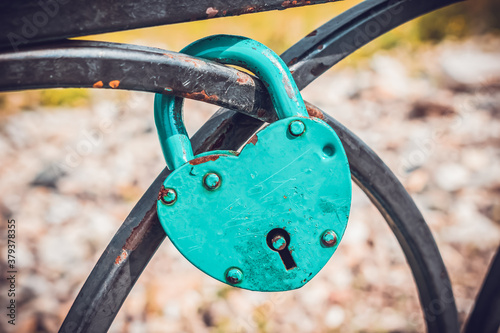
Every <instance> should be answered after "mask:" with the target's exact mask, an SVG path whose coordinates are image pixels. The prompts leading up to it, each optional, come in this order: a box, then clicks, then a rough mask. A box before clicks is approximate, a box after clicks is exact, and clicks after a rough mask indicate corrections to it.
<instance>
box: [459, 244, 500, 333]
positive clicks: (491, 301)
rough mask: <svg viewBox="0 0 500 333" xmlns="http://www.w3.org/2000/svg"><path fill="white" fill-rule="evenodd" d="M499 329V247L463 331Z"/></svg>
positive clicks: (494, 332)
mask: <svg viewBox="0 0 500 333" xmlns="http://www.w3.org/2000/svg"><path fill="white" fill-rule="evenodd" d="M499 329H500V247H499V248H498V249H497V252H496V254H495V257H494V258H493V260H492V261H491V264H490V268H489V270H488V273H487V274H486V278H485V279H484V282H483V286H482V287H481V290H480V291H479V293H478V295H477V298H476V302H475V303H474V308H473V309H472V311H471V313H470V314H469V318H468V319H467V323H466V324H465V326H464V329H463V332H464V333H497V332H498V331H499Z"/></svg>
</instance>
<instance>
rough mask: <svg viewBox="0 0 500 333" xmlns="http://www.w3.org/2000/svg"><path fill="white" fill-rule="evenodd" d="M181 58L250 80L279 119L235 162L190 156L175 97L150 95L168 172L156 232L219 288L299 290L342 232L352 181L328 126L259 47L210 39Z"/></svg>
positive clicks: (221, 154) (227, 157) (233, 157)
mask: <svg viewBox="0 0 500 333" xmlns="http://www.w3.org/2000/svg"><path fill="white" fill-rule="evenodd" d="M182 52H184V53H187V54H190V55H193V56H198V57H202V58H207V59H210V60H215V61H218V62H222V63H225V64H230V65H237V66H241V67H245V68H246V69H248V70H250V71H252V72H254V73H256V74H257V75H258V76H259V77H260V79H261V80H262V81H263V82H264V83H265V85H266V87H268V90H269V94H270V96H271V100H272V102H273V106H274V108H275V110H276V113H277V116H278V118H279V120H278V121H276V122H274V123H272V124H269V125H268V126H266V127H264V128H263V129H261V130H259V131H258V132H257V133H256V134H255V135H254V136H253V137H252V138H250V140H249V141H248V142H247V144H245V145H244V146H243V148H242V149H241V151H240V152H239V153H236V152H234V151H228V150H223V151H212V152H207V153H203V154H200V155H197V156H193V151H192V148H191V144H190V142H189V139H188V137H187V133H186V130H185V128H184V124H183V123H182V98H179V97H173V96H168V95H160V94H157V95H156V98H155V121H156V125H157V129H158V135H159V138H160V142H161V145H162V149H163V153H164V155H165V160H166V161H167V165H168V167H169V168H170V169H171V170H173V171H172V173H171V174H170V175H169V176H168V177H167V178H166V179H165V181H164V183H163V188H162V192H161V195H160V197H159V201H158V205H157V210H158V216H159V219H160V223H161V225H162V226H163V228H164V229H165V232H166V233H167V234H168V236H169V238H170V239H171V240H172V243H173V244H174V245H175V246H176V247H177V249H178V250H179V251H180V252H181V253H182V254H183V255H184V256H185V257H186V258H187V259H188V260H189V261H190V262H191V263H193V264H194V265H195V266H196V267H198V268H199V269H200V270H202V271H203V272H205V273H206V274H208V275H210V276H212V277H214V278H215V279H217V280H219V281H221V282H224V283H227V284H229V285H232V286H236V287H240V288H244V289H250V290H259V291H283V290H291V289H296V288H300V287H301V286H303V285H304V284H305V283H307V282H308V281H310V280H311V279H312V278H313V277H314V276H315V275H316V274H317V273H318V272H319V271H320V269H321V268H322V267H323V266H324V265H325V264H326V263H327V262H328V260H329V259H330V257H331V256H332V255H333V253H334V252H335V250H336V248H337V247H338V244H339V243H340V240H341V239H342V236H343V234H344V231H345V228H346V226H347V220H348V215H349V208H350V202H351V180H350V172H349V166H348V163H347V157H346V155H345V152H344V149H343V147H342V144H341V142H340V140H339V138H338V137H337V135H336V134H335V132H334V131H333V130H332V129H331V128H330V127H329V126H328V125H327V124H326V123H324V122H323V121H322V120H320V119H316V118H308V115H307V112H306V108H305V105H304V102H303V100H302V97H301V96H300V93H299V91H298V89H297V87H296V85H295V83H294V81H293V78H292V76H291V74H290V72H289V71H288V68H287V67H286V65H285V64H284V63H283V61H282V60H281V59H280V58H279V57H278V56H277V55H276V54H275V53H274V52H273V51H271V50H270V49H268V48H266V47H265V46H264V45H262V44H260V43H258V42H256V41H253V40H250V39H247V38H244V37H238V36H226V35H218V36H212V37H207V38H204V39H202V40H199V41H197V42H195V43H193V44H191V45H189V46H188V47H186V48H185V49H184V50H183V51H182ZM168 190H171V192H169V191H168ZM174 194H175V195H174ZM174 202H175V204H173V203H174Z"/></svg>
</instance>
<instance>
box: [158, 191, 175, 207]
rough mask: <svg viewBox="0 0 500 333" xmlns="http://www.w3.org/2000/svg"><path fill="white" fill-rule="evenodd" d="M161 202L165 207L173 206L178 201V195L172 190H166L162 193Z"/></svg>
mask: <svg viewBox="0 0 500 333" xmlns="http://www.w3.org/2000/svg"><path fill="white" fill-rule="evenodd" d="M160 198H161V202H163V203H164V204H165V205H168V206H170V205H173V204H174V202H176V201H177V193H176V192H175V190H174V189H172V188H166V189H163V190H162V191H161V197H160Z"/></svg>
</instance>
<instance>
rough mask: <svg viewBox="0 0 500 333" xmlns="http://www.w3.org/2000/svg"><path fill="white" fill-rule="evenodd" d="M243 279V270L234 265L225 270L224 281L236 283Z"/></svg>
mask: <svg viewBox="0 0 500 333" xmlns="http://www.w3.org/2000/svg"><path fill="white" fill-rule="evenodd" d="M242 280H243V272H242V271H241V270H240V269H239V268H236V267H231V268H229V269H228V270H227V271H226V281H227V283H229V284H238V283H240V282H241V281H242Z"/></svg>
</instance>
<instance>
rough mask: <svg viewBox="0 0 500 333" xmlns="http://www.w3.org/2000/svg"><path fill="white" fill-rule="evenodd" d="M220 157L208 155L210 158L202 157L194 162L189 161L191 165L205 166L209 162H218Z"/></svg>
mask: <svg viewBox="0 0 500 333" xmlns="http://www.w3.org/2000/svg"><path fill="white" fill-rule="evenodd" d="M219 157H220V156H219V155H208V156H202V157H198V158H195V159H194V160H191V161H189V164H191V165H198V164H203V163H207V162H209V161H216V160H218V159H219Z"/></svg>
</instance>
